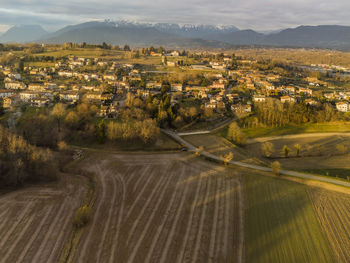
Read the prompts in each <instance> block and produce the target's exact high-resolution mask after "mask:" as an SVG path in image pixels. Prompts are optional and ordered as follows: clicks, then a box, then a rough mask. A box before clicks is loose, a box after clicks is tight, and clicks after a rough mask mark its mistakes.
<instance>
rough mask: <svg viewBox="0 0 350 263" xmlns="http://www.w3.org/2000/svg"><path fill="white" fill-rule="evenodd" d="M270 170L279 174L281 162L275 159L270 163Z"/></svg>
mask: <svg viewBox="0 0 350 263" xmlns="http://www.w3.org/2000/svg"><path fill="white" fill-rule="evenodd" d="M271 168H272V172H273V173H274V174H275V175H280V170H281V164H280V163H279V162H278V161H275V162H273V163H272V164H271Z"/></svg>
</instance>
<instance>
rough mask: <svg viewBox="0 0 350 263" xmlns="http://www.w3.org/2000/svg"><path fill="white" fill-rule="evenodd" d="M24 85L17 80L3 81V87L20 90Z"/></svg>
mask: <svg viewBox="0 0 350 263" xmlns="http://www.w3.org/2000/svg"><path fill="white" fill-rule="evenodd" d="M25 88H26V85H24V83H22V82H18V81H5V89H13V90H20V89H25Z"/></svg>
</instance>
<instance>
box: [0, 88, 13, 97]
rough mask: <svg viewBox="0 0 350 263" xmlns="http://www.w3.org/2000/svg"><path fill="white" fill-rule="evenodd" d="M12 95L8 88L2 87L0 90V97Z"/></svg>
mask: <svg viewBox="0 0 350 263" xmlns="http://www.w3.org/2000/svg"><path fill="white" fill-rule="evenodd" d="M12 95H13V92H12V91H10V90H6V89H2V90H0V98H8V97H10V96H12Z"/></svg>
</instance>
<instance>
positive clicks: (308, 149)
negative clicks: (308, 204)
mask: <svg viewBox="0 0 350 263" xmlns="http://www.w3.org/2000/svg"><path fill="white" fill-rule="evenodd" d="M266 141H270V142H271V143H272V144H273V145H274V149H275V151H274V153H273V154H272V159H270V161H273V160H274V159H277V160H278V161H279V162H280V163H281V164H282V167H284V168H286V169H293V170H308V169H311V170H310V171H312V170H313V169H316V168H317V169H337V168H338V169H339V168H350V163H349V149H350V136H349V135H348V134H343V135H341V134H337V135H335V134H329V135H327V134H303V135H290V136H282V137H266V138H257V139H255V143H254V141H252V143H249V144H248V145H246V146H245V147H244V150H245V151H246V153H247V154H248V155H249V156H252V157H255V158H261V159H265V158H263V156H262V152H261V145H262V143H264V142H266ZM295 144H300V145H301V150H300V155H301V156H302V157H301V158H300V157H297V156H296V155H297V154H296V149H295V147H294V145H295ZM338 144H342V145H344V146H345V147H346V148H347V150H346V151H345V154H341V153H340V152H339V151H338V150H337V148H336V147H337V145H338ZM284 145H287V147H288V148H290V153H289V158H284V154H283V151H282V148H283V146H284ZM321 174H323V173H321ZM332 174H333V173H330V175H332Z"/></svg>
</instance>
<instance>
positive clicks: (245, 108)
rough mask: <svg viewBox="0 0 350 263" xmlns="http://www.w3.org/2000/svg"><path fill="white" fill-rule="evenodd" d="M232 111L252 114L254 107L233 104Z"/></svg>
mask: <svg viewBox="0 0 350 263" xmlns="http://www.w3.org/2000/svg"><path fill="white" fill-rule="evenodd" d="M231 110H232V111H233V112H236V113H238V112H246V113H249V112H252V106H251V105H248V104H246V105H243V104H233V105H231Z"/></svg>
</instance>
